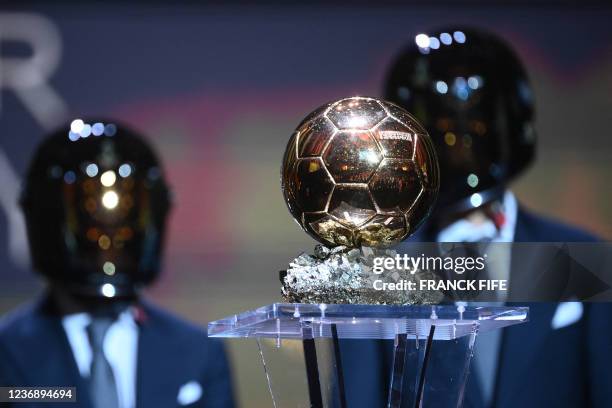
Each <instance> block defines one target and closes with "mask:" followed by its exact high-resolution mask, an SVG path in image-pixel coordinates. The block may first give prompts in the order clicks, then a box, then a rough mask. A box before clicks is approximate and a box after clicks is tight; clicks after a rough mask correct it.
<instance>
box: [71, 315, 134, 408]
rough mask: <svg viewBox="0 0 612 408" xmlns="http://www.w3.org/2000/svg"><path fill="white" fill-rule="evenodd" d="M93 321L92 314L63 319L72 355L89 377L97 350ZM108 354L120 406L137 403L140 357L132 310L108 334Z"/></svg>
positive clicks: (120, 318)
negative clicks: (91, 336) (91, 338)
mask: <svg viewBox="0 0 612 408" xmlns="http://www.w3.org/2000/svg"><path fill="white" fill-rule="evenodd" d="M90 322H91V316H90V315H89V314H88V313H76V314H71V315H67V316H65V317H64V318H63V319H62V325H63V326H64V330H65V331H66V336H67V337H68V342H69V343H70V348H71V349H72V354H73V355H74V359H75V361H76V363H77V367H78V368H79V372H80V373H81V376H82V377H84V378H87V377H89V373H90V369H91V362H92V359H93V353H92V350H91V345H90V343H89V338H88V336H87V326H88V325H89V323H90ZM103 349H104V356H105V357H106V359H107V360H108V363H109V364H110V366H111V369H112V370H113V375H114V376H115V383H116V386H117V395H118V397H119V408H134V407H135V406H136V364H137V356H138V325H137V324H136V322H135V321H134V316H133V315H132V312H131V311H130V310H126V311H124V312H123V313H121V314H120V315H119V317H118V318H117V320H116V321H114V322H113V324H112V325H111V326H110V327H109V329H108V331H107V332H106V336H105V337H104V343H103Z"/></svg>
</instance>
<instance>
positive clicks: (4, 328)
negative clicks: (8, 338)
mask: <svg viewBox="0 0 612 408" xmlns="http://www.w3.org/2000/svg"><path fill="white" fill-rule="evenodd" d="M37 306H38V303H37V302H28V303H24V304H22V305H21V306H18V307H17V308H15V309H13V310H10V311H9V312H7V313H6V314H4V315H2V316H1V317H0V337H2V336H5V335H7V334H12V333H20V332H22V331H23V330H25V329H26V328H27V326H28V325H29V323H30V322H31V321H32V318H33V317H34V316H35V315H36V309H37Z"/></svg>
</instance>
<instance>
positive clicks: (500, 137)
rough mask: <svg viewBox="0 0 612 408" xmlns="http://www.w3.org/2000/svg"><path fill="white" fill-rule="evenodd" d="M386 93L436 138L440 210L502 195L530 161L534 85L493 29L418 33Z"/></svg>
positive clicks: (402, 55)
mask: <svg viewBox="0 0 612 408" xmlns="http://www.w3.org/2000/svg"><path fill="white" fill-rule="evenodd" d="M384 92H385V99H387V100H390V101H393V102H395V103H397V104H398V105H400V106H402V107H403V108H405V109H406V110H408V111H409V112H411V113H412V114H414V115H415V116H416V117H417V119H419V121H420V122H421V123H422V124H423V126H424V127H425V128H426V130H427V131H428V132H429V134H430V135H431V137H432V139H433V141H434V143H435V146H436V150H437V153H438V158H439V161H440V193H439V197H438V203H437V204H438V211H440V210H441V211H464V210H468V209H470V208H475V207H479V206H481V205H483V204H486V203H487V202H490V201H491V200H494V199H496V198H498V197H500V196H501V194H502V193H503V190H504V189H505V186H506V184H507V183H508V182H509V181H510V180H511V179H512V178H514V177H515V176H516V175H517V174H518V173H520V172H521V171H522V170H524V169H525V168H526V167H527V166H528V165H529V163H530V162H531V161H532V160H533V157H534V154H535V131H534V129H533V123H532V121H533V117H534V111H533V96H532V91H531V87H530V85H529V81H528V78H527V75H526V73H525V70H524V68H523V66H522V64H521V62H520V61H519V59H518V58H517V56H516V55H515V54H514V52H513V51H512V50H511V49H510V47H509V46H508V45H507V44H506V43H505V42H504V41H503V40H501V39H499V38H498V37H496V36H494V35H492V34H489V33H484V32H481V31H477V30H471V29H457V28H449V29H443V30H439V31H436V32H435V33H432V34H419V35H417V36H416V37H415V39H414V41H413V42H411V43H410V44H409V45H408V47H407V48H406V49H405V50H403V51H402V52H401V53H400V54H399V56H398V57H397V58H396V60H395V62H394V63H393V65H392V66H391V68H390V70H389V72H388V76H387V80H386V83H385V90H384Z"/></svg>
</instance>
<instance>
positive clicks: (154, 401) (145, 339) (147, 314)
mask: <svg viewBox="0 0 612 408" xmlns="http://www.w3.org/2000/svg"><path fill="white" fill-rule="evenodd" d="M138 314H139V315H140V316H139V317H138V318H137V321H138V324H139V335H138V360H137V361H138V366H137V369H136V407H137V408H148V407H175V406H177V405H178V403H177V392H178V388H179V385H180V384H179V381H180V380H179V379H178V378H177V376H176V375H174V374H175V373H176V368H177V367H176V366H177V364H179V365H180V361H181V356H180V355H177V354H176V353H177V350H175V348H174V347H172V335H171V334H170V333H166V332H165V331H164V330H163V327H160V324H159V322H158V321H157V319H156V316H155V314H154V313H151V310H150V309H149V308H147V307H146V306H144V307H140V308H139V312H138ZM180 351H182V350H180Z"/></svg>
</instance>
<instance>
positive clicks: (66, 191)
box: [21, 120, 170, 298]
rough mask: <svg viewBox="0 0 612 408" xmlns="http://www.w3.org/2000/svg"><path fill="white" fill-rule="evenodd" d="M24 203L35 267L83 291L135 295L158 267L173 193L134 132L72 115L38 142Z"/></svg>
mask: <svg viewBox="0 0 612 408" xmlns="http://www.w3.org/2000/svg"><path fill="white" fill-rule="evenodd" d="M21 205H22V208H23V211H24V213H25V217H26V225H27V230H28V239H29V243H30V249H31V254H32V261H33V265H34V267H35V269H36V270H37V271H38V272H40V273H41V274H43V275H45V276H46V277H47V278H48V279H49V280H51V281H52V282H55V283H58V284H60V285H62V286H64V287H66V288H67V289H68V290H70V291H71V292H73V293H76V294H78V295H85V296H100V297H106V298H120V297H125V296H133V295H134V294H135V293H136V291H137V289H138V287H140V286H143V285H146V284H148V283H150V282H151V281H153V280H154V279H155V277H156V276H157V274H158V272H159V268H160V258H161V252H162V241H163V236H164V229H165V228H164V226H165V221H166V215H167V213H168V210H169V207H170V204H169V193H168V188H167V186H166V183H165V181H164V177H163V171H162V168H161V165H160V162H159V161H158V159H157V157H156V155H155V153H154V152H153V150H152V149H151V148H150V147H149V146H148V145H147V144H146V143H145V142H144V141H143V139H142V138H140V137H139V136H138V135H137V134H136V133H135V132H133V131H132V130H130V129H128V128H126V127H124V126H122V125H118V124H115V123H111V122H108V121H98V120H85V121H83V120H74V121H73V122H72V123H71V124H69V125H66V126H65V127H63V128H61V129H60V130H59V131H57V132H55V133H53V134H52V135H50V136H49V137H48V138H47V139H45V140H44V141H43V142H42V144H41V145H40V146H39V148H38V149H37V151H36V152H35V154H34V157H33V160H32V162H31V165H30V167H29V170H28V173H27V176H26V180H25V185H24V189H23V192H22V197H21Z"/></svg>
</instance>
